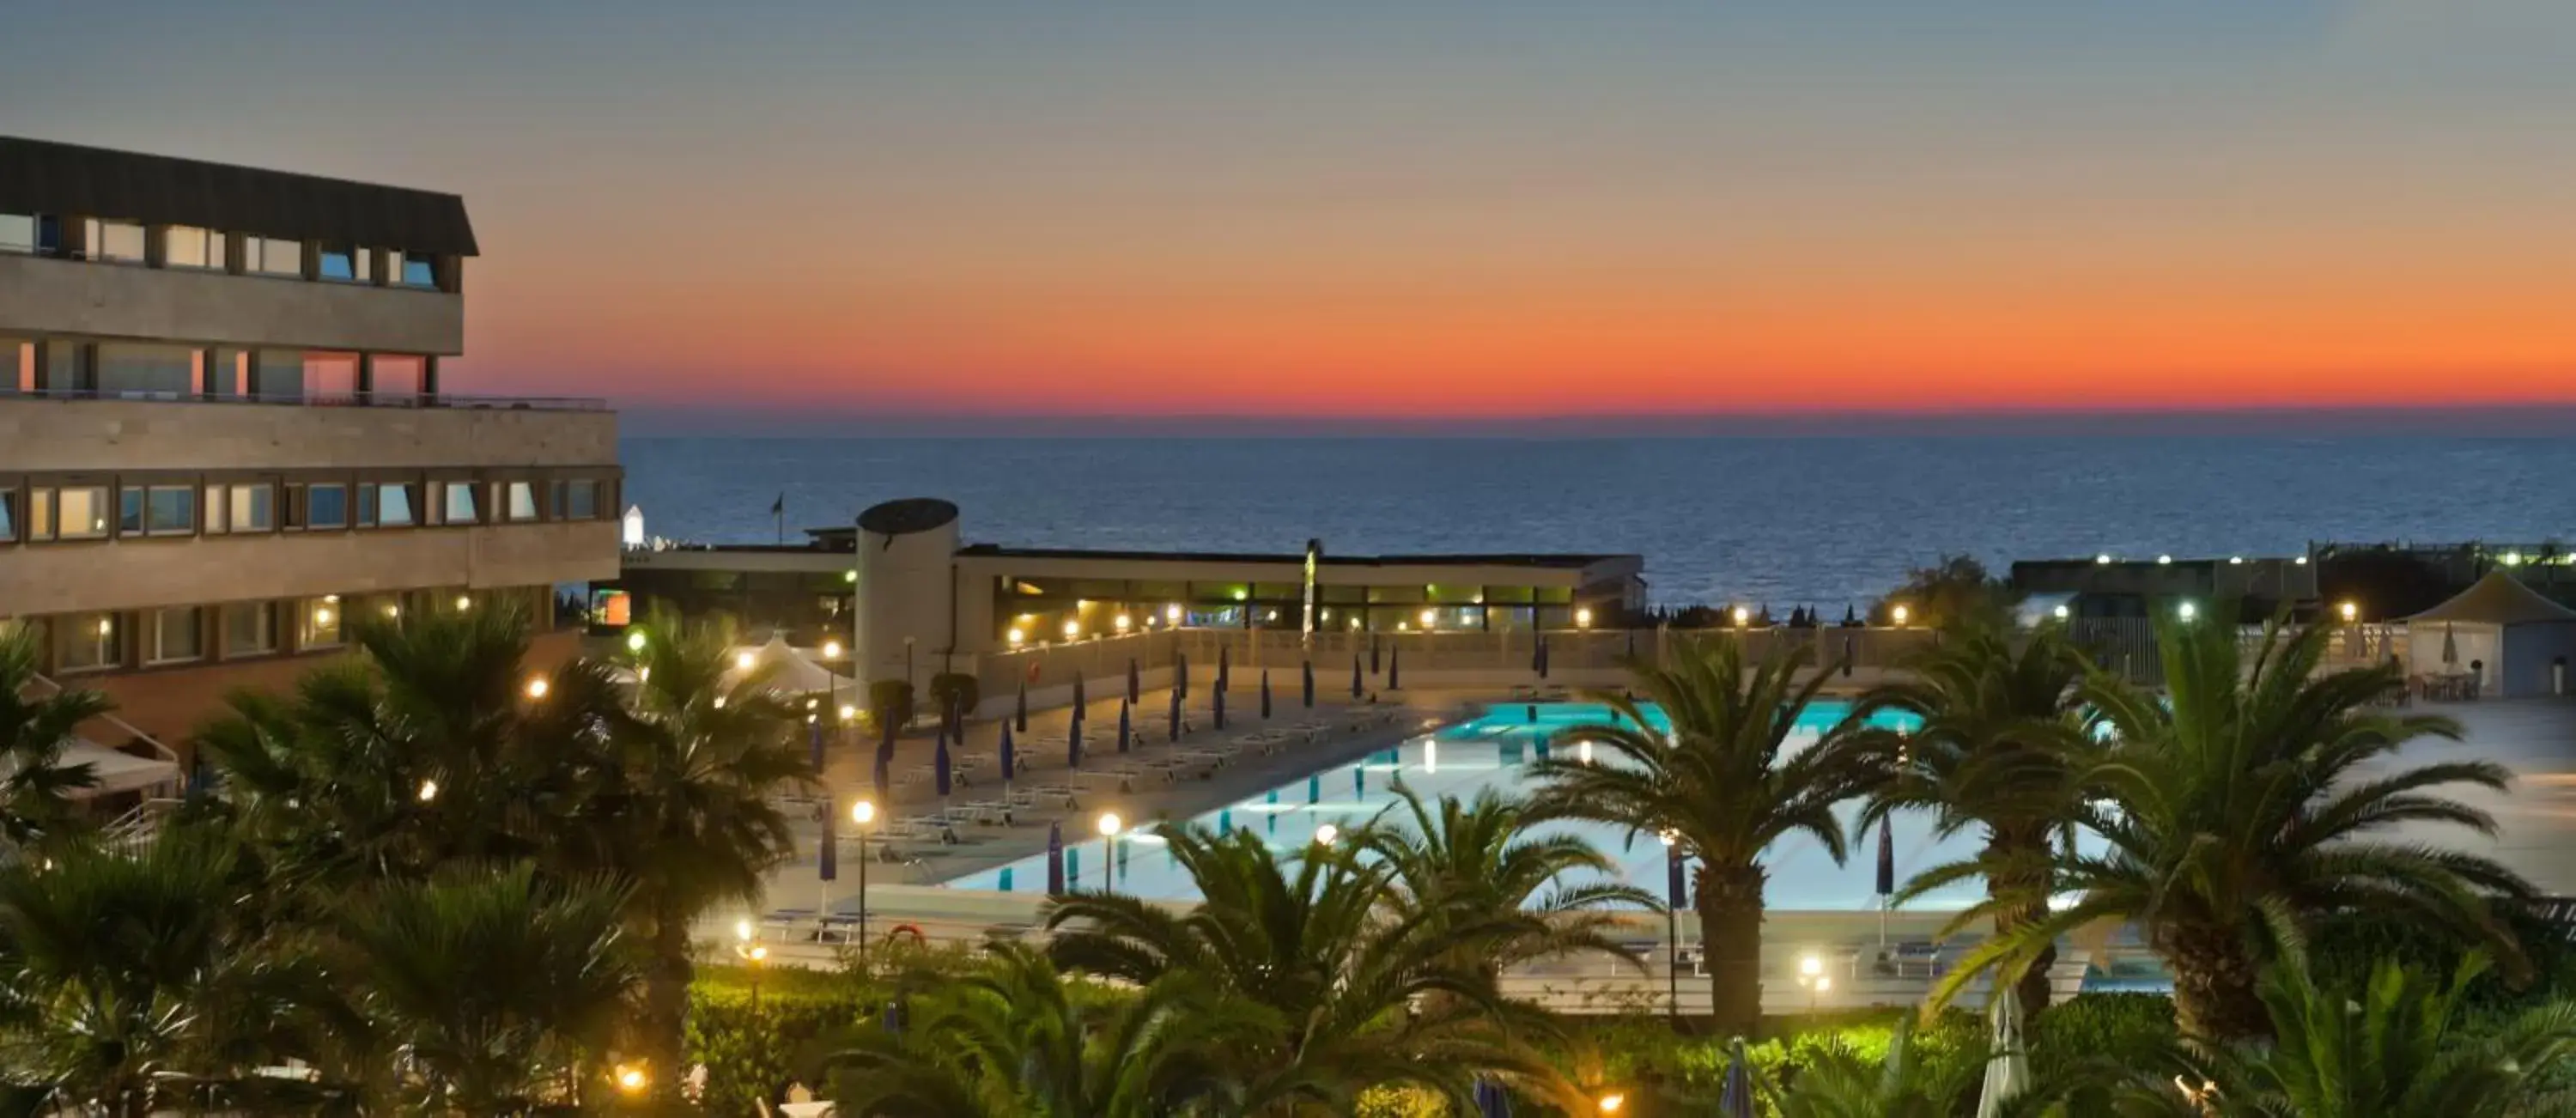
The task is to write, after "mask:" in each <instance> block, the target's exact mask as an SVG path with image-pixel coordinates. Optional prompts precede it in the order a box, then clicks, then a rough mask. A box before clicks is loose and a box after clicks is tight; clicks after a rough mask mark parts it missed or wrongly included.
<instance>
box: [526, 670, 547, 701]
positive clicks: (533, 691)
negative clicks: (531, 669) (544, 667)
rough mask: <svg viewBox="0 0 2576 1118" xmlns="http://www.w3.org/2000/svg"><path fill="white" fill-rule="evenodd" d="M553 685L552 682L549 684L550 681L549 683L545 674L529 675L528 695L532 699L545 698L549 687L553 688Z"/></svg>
mask: <svg viewBox="0 0 2576 1118" xmlns="http://www.w3.org/2000/svg"><path fill="white" fill-rule="evenodd" d="M552 686H553V685H552V684H549V683H547V682H546V677H544V676H541V675H533V676H529V677H528V697H529V698H531V699H542V698H545V697H546V692H547V691H548V690H549V689H551V688H552Z"/></svg>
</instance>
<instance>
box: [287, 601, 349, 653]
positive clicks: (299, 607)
mask: <svg viewBox="0 0 2576 1118" xmlns="http://www.w3.org/2000/svg"><path fill="white" fill-rule="evenodd" d="M342 620H344V619H343V618H342V617H341V616H340V596H339V595H337V594H328V595H324V596H322V597H319V598H306V599H304V600H302V601H300V602H297V603H295V647H297V648H332V647H335V646H337V645H338V644H339V643H340V623H341V622H342Z"/></svg>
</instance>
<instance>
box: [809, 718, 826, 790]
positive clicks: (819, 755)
mask: <svg viewBox="0 0 2576 1118" xmlns="http://www.w3.org/2000/svg"><path fill="white" fill-rule="evenodd" d="M805 740H806V744H807V745H809V746H811V747H812V748H813V751H814V775H816V776H821V775H823V720H822V719H821V718H819V717H817V718H816V719H814V720H813V721H811V722H808V723H806V724H805Z"/></svg>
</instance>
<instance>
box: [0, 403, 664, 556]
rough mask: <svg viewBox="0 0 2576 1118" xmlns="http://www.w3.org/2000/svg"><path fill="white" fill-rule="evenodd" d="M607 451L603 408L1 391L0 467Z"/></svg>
mask: <svg viewBox="0 0 2576 1118" xmlns="http://www.w3.org/2000/svg"><path fill="white" fill-rule="evenodd" d="M616 461H617V417H616V415H614V414H613V413H610V412H607V411H550V410H539V409H514V408H505V407H495V408H450V407H435V408H412V407H402V408H350V407H280V406H272V405H263V404H226V403H219V402H218V403H199V402H161V401H146V400H54V399H35V398H17V399H12V398H9V397H7V396H0V472H10V471H32V470H97V471H113V470H240V469H258V468H286V467H302V466H347V467H352V468H356V469H369V468H382V469H401V468H421V469H430V468H442V467H497V466H529V467H558V466H609V467H613V466H614V464H615V463H616ZM613 543H614V541H613V540H612V545H613ZM610 558H611V560H612V561H613V560H614V558H615V557H614V556H613V555H611V556H610Z"/></svg>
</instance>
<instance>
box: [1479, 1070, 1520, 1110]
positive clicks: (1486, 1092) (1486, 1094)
mask: <svg viewBox="0 0 2576 1118" xmlns="http://www.w3.org/2000/svg"><path fill="white" fill-rule="evenodd" d="M1476 1116H1477V1118H1512V1097H1511V1096H1510V1095H1508V1094H1505V1093H1504V1091H1503V1086H1502V1084H1500V1083H1496V1082H1494V1081H1493V1080H1490V1079H1478V1080H1477V1081H1476Z"/></svg>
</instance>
